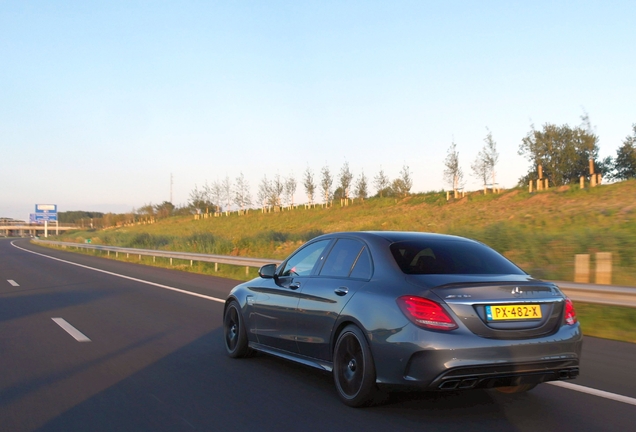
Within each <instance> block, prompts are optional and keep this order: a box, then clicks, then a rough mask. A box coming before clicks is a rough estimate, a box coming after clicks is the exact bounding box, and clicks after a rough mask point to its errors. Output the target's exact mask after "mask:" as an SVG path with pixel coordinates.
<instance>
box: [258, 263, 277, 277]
mask: <svg viewBox="0 0 636 432" xmlns="http://www.w3.org/2000/svg"><path fill="white" fill-rule="evenodd" d="M258 275H259V276H260V277H262V278H263V279H272V278H273V277H274V276H276V264H265V265H264V266H263V267H261V268H260V269H258Z"/></svg>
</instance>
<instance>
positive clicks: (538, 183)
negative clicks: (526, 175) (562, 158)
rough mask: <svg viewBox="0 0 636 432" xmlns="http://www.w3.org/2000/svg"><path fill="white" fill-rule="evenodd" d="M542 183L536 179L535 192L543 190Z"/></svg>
mask: <svg viewBox="0 0 636 432" xmlns="http://www.w3.org/2000/svg"><path fill="white" fill-rule="evenodd" d="M542 186H543V182H542V181H541V180H540V179H537V190H538V191H540V190H543V187H542Z"/></svg>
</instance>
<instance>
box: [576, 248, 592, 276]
mask: <svg viewBox="0 0 636 432" xmlns="http://www.w3.org/2000/svg"><path fill="white" fill-rule="evenodd" d="M574 282H577V283H590V254H577V255H574Z"/></svg>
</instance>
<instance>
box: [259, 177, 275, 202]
mask: <svg viewBox="0 0 636 432" xmlns="http://www.w3.org/2000/svg"><path fill="white" fill-rule="evenodd" d="M271 189H272V185H271V182H270V181H269V180H267V175H264V176H263V178H262V179H261V182H260V184H259V185H258V193H257V194H256V199H257V200H258V203H259V204H260V205H261V207H263V208H265V207H268V206H273V205H276V203H275V202H274V203H272V202H271V197H272V192H271Z"/></svg>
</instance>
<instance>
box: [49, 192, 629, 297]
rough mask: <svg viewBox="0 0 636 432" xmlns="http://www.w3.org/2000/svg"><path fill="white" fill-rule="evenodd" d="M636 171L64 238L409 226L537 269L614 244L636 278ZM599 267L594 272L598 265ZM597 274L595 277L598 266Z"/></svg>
mask: <svg viewBox="0 0 636 432" xmlns="http://www.w3.org/2000/svg"><path fill="white" fill-rule="evenodd" d="M635 197H636V180H629V181H624V182H620V183H615V184H610V185H602V186H598V187H596V188H591V189H590V188H586V189H580V188H579V187H578V185H566V186H561V187H559V188H551V189H549V190H547V191H541V192H535V193H528V190H527V189H521V188H517V189H512V190H506V191H501V193H499V194H492V193H488V194H486V195H484V194H483V191H479V192H474V193H471V194H468V195H467V196H465V197H464V198H459V199H453V198H452V197H451V198H450V200H449V201H447V200H446V194H445V193H444V192H431V193H426V194H414V195H408V196H406V197H403V198H395V197H392V198H379V197H376V198H370V199H367V200H354V201H353V202H352V203H350V204H349V205H347V206H339V205H337V204H335V205H333V206H332V207H329V208H324V207H320V206H318V207H315V208H304V207H302V206H301V207H298V208H294V209H293V210H285V211H279V212H269V213H263V212H261V211H260V210H250V211H247V212H246V213H244V214H242V215H240V216H239V215H238V213H229V216H225V215H224V214H223V215H220V216H217V217H214V215H212V214H209V216H210V217H208V218H201V219H194V216H192V215H190V216H176V217H171V218H167V219H162V220H160V221H158V222H157V223H154V224H144V223H142V222H138V223H136V224H131V225H128V226H123V227H117V228H110V229H103V230H79V231H74V232H69V233H67V234H64V235H60V236H59V237H58V238H57V239H59V240H62V241H71V242H80V243H83V242H84V241H85V240H86V239H91V242H92V243H94V244H107V245H112V246H121V247H133V248H144V249H161V250H172V251H184V252H199V253H207V254H219V255H239V256H250V257H258V258H275V259H282V258H284V257H286V256H287V255H288V254H289V253H291V252H292V251H293V250H295V249H296V248H297V247H298V246H300V245H301V244H302V243H304V242H305V241H307V240H309V239H310V238H313V237H315V236H316V235H319V234H321V233H327V232H334V231H346V230H351V231H361V230H406V231H427V232H437V233H445V234H455V235H461V236H465V237H470V238H473V239H476V240H479V241H482V242H484V243H486V244H488V245H489V246H491V247H493V248H494V249H495V250H497V251H499V252H501V253H502V254H504V255H505V256H507V257H508V258H509V259H511V260H512V261H513V262H515V263H516V264H517V265H519V266H520V267H521V268H523V269H524V270H525V271H527V272H528V273H530V274H532V275H533V276H535V277H539V278H546V279H552V280H573V276H574V274H573V272H574V255H575V254H581V253H588V254H590V255H591V258H592V263H591V268H592V270H593V268H594V254H595V253H596V252H611V253H612V260H613V263H612V269H613V272H612V283H613V284H617V285H627V286H636V272H634V269H635V268H636V248H635V247H634V246H635V245H636V200H635V199H634V198H635ZM592 275H593V272H592ZM590 282H594V280H593V276H592V280H591V281H590Z"/></svg>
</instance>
